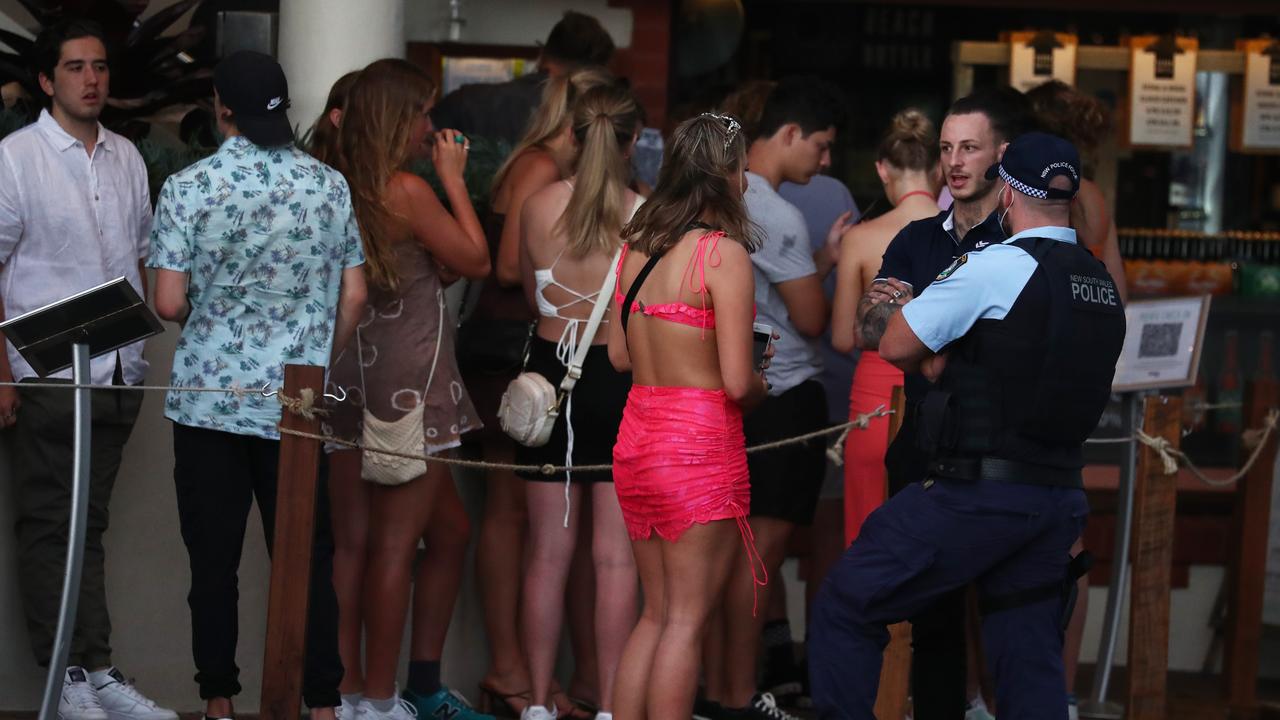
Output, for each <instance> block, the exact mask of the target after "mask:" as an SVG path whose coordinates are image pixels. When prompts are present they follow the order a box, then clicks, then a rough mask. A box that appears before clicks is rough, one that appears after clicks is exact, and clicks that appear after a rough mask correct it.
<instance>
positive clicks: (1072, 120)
mask: <svg viewBox="0 0 1280 720" xmlns="http://www.w3.org/2000/svg"><path fill="white" fill-rule="evenodd" d="M1027 100H1030V101H1031V108H1032V110H1033V111H1034V112H1035V115H1036V122H1037V123H1038V124H1039V125H1040V129H1041V130H1044V131H1045V132H1047V133H1051V134H1053V135H1057V136H1058V137H1062V138H1066V139H1067V140H1070V141H1071V142H1073V143H1075V144H1076V147H1078V148H1080V149H1081V150H1082V151H1084V152H1091V151H1093V150H1094V149H1096V148H1097V147H1098V143H1100V142H1101V141H1102V139H1103V138H1104V137H1105V136H1106V134H1107V132H1108V131H1109V130H1110V129H1111V112H1110V110H1108V109H1107V106H1106V105H1105V104H1104V103H1103V102H1102V101H1101V100H1099V99H1098V98H1096V97H1094V96H1092V95H1089V94H1087V93H1083V92H1081V91H1079V90H1077V89H1076V88H1073V87H1071V86H1070V85H1067V84H1066V83H1064V82H1062V81H1061V80H1050V81H1049V82H1046V83H1044V84H1043V85H1038V86H1036V87H1034V88H1032V89H1031V90H1028V91H1027Z"/></svg>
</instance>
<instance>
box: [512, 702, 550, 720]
mask: <svg viewBox="0 0 1280 720" xmlns="http://www.w3.org/2000/svg"><path fill="white" fill-rule="evenodd" d="M520 720H556V709H555V707H554V706H553V707H552V708H551V709H550V710H548V709H547V708H546V706H543V705H526V706H525V708H524V710H521V711H520Z"/></svg>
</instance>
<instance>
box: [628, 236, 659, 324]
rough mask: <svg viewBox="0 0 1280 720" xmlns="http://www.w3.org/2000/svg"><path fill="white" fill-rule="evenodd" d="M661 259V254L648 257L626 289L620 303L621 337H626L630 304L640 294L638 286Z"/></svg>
mask: <svg viewBox="0 0 1280 720" xmlns="http://www.w3.org/2000/svg"><path fill="white" fill-rule="evenodd" d="M661 259H662V255H661V254H657V255H650V256H649V262H646V263H645V264H644V267H642V268H640V272H639V273H638V274H637V275H636V279H635V280H634V281H633V282H632V283H631V287H630V288H628V289H627V297H626V299H624V300H623V301H622V337H623V338H624V339H625V338H626V337H627V321H628V320H629V319H630V318H631V304H632V303H634V302H635V301H636V293H638V292H640V286H641V285H643V284H644V281H645V278H647V277H649V273H651V272H653V268H654V267H655V266H656V265H657V264H658V261H659V260H661Z"/></svg>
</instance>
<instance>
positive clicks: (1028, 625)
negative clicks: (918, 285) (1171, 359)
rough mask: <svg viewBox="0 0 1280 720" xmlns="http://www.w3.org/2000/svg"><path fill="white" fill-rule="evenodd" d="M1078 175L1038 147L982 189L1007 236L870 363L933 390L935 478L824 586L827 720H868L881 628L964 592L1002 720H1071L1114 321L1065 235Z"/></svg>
mask: <svg viewBox="0 0 1280 720" xmlns="http://www.w3.org/2000/svg"><path fill="white" fill-rule="evenodd" d="M1079 167H1080V161H1079V156H1078V154H1077V152H1076V150H1075V148H1074V147H1073V146H1072V145H1071V144H1070V143H1069V142H1067V141H1065V140H1063V139H1061V138H1058V137H1055V136H1052V135H1047V134H1045V133H1029V134H1026V135H1022V136H1021V137H1019V138H1017V139H1015V140H1014V141H1013V142H1012V143H1010V145H1009V146H1008V148H1007V149H1006V151H1005V153H1004V156H1003V158H1002V159H1001V161H1000V162H999V163H998V164H997V165H995V166H993V167H992V168H991V169H990V170H989V171H988V173H987V174H988V177H995V176H996V175H998V176H999V177H1001V178H1002V179H1003V180H1004V181H1005V183H1006V187H1005V188H1003V189H1001V190H1000V209H1001V213H1002V214H1001V223H1002V225H1006V226H1008V227H1009V231H1010V233H1011V236H1010V237H1009V238H1008V239H1007V240H1005V241H1004V242H1003V243H1000V244H998V245H993V246H991V247H989V248H986V249H984V250H983V251H982V252H980V253H971V254H966V255H963V256H961V257H960V258H958V259H957V260H956V261H955V262H954V263H952V264H951V266H949V267H947V268H946V269H945V270H943V271H942V272H941V273H940V274H939V275H938V277H937V279H936V280H935V281H934V282H933V283H932V284H931V285H930V286H929V288H928V290H927V291H925V292H924V293H922V294H921V295H920V296H919V297H918V298H916V299H914V300H912V301H911V302H910V303H909V304H907V305H906V306H904V307H903V309H902V311H901V312H900V313H898V314H897V315H895V316H894V317H893V319H892V320H891V321H890V323H889V327H888V329H887V330H886V332H885V335H884V337H883V338H882V339H881V341H880V354H881V355H882V356H883V357H884V358H885V359H886V360H888V361H889V362H892V363H894V364H895V365H898V366H899V367H901V368H902V369H903V370H905V371H908V372H913V371H917V370H919V371H921V372H923V373H924V375H925V376H926V377H928V378H929V379H930V380H933V381H934V385H933V387H932V389H931V390H930V392H929V394H928V395H927V396H926V398H925V400H924V402H923V403H922V404H921V406H920V408H919V410H918V412H919V417H918V418H917V419H918V422H919V439H918V442H919V445H920V448H921V451H922V452H925V453H927V454H928V455H929V456H930V457H931V458H932V462H931V464H930V469H929V474H928V477H927V479H925V480H924V481H923V482H919V483H915V484H913V485H911V486H910V487H908V488H906V489H905V490H903V491H902V492H900V493H898V494H897V495H896V496H894V497H893V498H892V499H890V500H889V501H888V502H887V503H885V505H884V506H882V507H881V508H880V509H879V510H877V511H876V512H874V513H872V514H871V516H870V517H869V518H867V521H866V523H865V524H864V525H863V528H862V533H861V535H860V536H859V537H858V539H857V540H856V541H854V543H853V545H852V546H851V547H850V548H849V550H848V551H847V552H846V554H845V556H844V557H843V558H842V559H841V560H840V561H839V562H838V563H837V565H836V567H835V568H833V569H832V571H831V573H830V574H829V575H828V576H827V579H826V581H825V582H824V583H823V587H822V589H821V591H820V592H819V595H818V598H817V600H816V602H815V604H814V616H813V619H812V624H811V626H810V631H809V668H810V675H811V681H812V685H813V699H814V703H815V705H816V707H817V708H818V711H819V717H823V718H859V719H867V720H869V719H870V718H873V717H874V715H873V714H872V707H873V705H874V703H875V699H876V691H877V687H878V684H879V675H880V664H881V656H882V653H883V650H884V646H885V644H886V643H887V642H888V637H889V635H888V631H887V629H886V628H887V626H888V625H890V624H892V623H895V622H900V621H902V620H904V619H907V618H910V617H912V616H913V615H915V614H916V613H918V612H919V611H920V610H921V609H922V608H925V607H928V606H929V604H930V603H931V602H934V601H935V600H936V599H937V598H939V597H941V596H943V595H945V594H946V593H948V592H950V591H952V590H955V589H956V588H958V587H962V586H964V585H967V584H969V583H970V582H976V584H977V585H978V588H979V594H980V602H981V605H982V610H983V642H984V645H985V647H986V651H987V659H988V662H989V663H990V665H991V669H992V671H993V672H994V674H995V676H996V682H997V702H996V705H997V708H996V710H997V714H998V715H999V717H1000V719H1001V720H1026V719H1029V718H1035V719H1036V720H1065V719H1066V717H1067V697H1066V688H1065V685H1064V681H1063V670H1062V633H1063V629H1064V627H1065V623H1066V620H1067V619H1068V618H1069V617H1070V611H1071V604H1072V602H1073V600H1074V597H1073V595H1072V590H1073V589H1074V587H1075V582H1074V580H1075V576H1076V575H1077V574H1078V573H1079V572H1080V569H1081V568H1080V566H1079V563H1076V562H1073V561H1072V559H1071V558H1070V548H1071V545H1072V543H1073V542H1075V540H1076V538H1077V537H1079V535H1080V532H1081V530H1082V529H1083V527H1084V523H1085V519H1086V517H1087V515H1088V503H1087V502H1086V500H1085V495H1084V491H1083V483H1082V480H1081V471H1082V468H1083V465H1084V461H1083V455H1082V448H1083V444H1084V440H1085V438H1086V437H1088V435H1089V434H1090V433H1091V432H1092V431H1093V429H1094V427H1095V426H1096V425H1097V422H1098V418H1099V417H1100V416H1101V414H1102V410H1103V407H1104V406H1105V405H1106V402H1107V398H1108V395H1109V393H1110V388H1111V380H1112V376H1113V375H1114V372H1115V364H1116V359H1117V358H1118V357H1119V355H1120V348H1121V345H1122V344H1123V342H1124V331H1125V320H1124V310H1123V307H1122V306H1121V302H1120V298H1119V295H1118V293H1116V290H1115V284H1114V282H1113V281H1112V279H1111V277H1110V276H1109V275H1108V274H1107V271H1106V269H1105V267H1104V266H1103V265H1102V263H1101V262H1099V261H1098V260H1096V259H1094V258H1093V256H1092V255H1090V254H1089V252H1088V251H1087V250H1085V249H1084V248H1082V247H1080V246H1079V245H1078V244H1077V243H1076V238H1075V231H1073V230H1072V229H1071V228H1070V227H1068V222H1069V213H1070V202H1071V199H1072V198H1073V197H1074V196H1075V194H1076V191H1077V190H1079V187H1080V174H1079Z"/></svg>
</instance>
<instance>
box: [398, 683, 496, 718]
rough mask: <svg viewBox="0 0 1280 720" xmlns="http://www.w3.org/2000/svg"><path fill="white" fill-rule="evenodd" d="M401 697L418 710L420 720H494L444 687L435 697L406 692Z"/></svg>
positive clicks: (442, 686) (441, 687)
mask: <svg viewBox="0 0 1280 720" xmlns="http://www.w3.org/2000/svg"><path fill="white" fill-rule="evenodd" d="M401 697H403V698H404V699H405V700H407V701H408V702H409V704H410V705H413V707H414V708H416V709H417V711H418V717H419V718H420V720H433V719H435V718H438V719H439V720H494V717H493V716H492V715H485V714H483V713H480V712H476V710H475V708H473V707H471V703H469V702H467V699H466V698H464V697H462V695H460V694H458V693H457V692H456V691H454V690H450V689H449V688H447V687H445V686H444V685H441V686H440V689H439V690H437V691H436V693H435V694H434V695H419V694H418V693H415V692H413V691H412V690H405V691H404V692H403V693H401Z"/></svg>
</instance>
